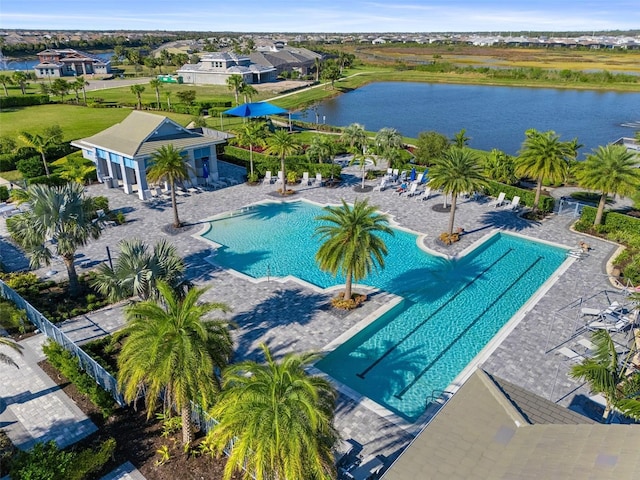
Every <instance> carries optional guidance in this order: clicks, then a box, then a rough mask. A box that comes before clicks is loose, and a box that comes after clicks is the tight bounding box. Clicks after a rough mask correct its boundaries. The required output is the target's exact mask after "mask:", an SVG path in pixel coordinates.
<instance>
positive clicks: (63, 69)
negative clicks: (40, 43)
mask: <svg viewBox="0 0 640 480" xmlns="http://www.w3.org/2000/svg"><path fill="white" fill-rule="evenodd" d="M38 59H39V60H40V63H38V64H37V65H36V66H35V67H33V69H34V70H35V73H36V77H37V78H52V77H53V78H59V77H74V76H78V75H93V74H95V75H109V74H110V73H111V62H110V61H109V60H103V59H101V58H98V57H95V56H93V55H91V54H89V53H84V52H80V51H78V50H73V49H70V48H69V49H64V50H54V49H47V50H43V51H42V52H40V53H38Z"/></svg>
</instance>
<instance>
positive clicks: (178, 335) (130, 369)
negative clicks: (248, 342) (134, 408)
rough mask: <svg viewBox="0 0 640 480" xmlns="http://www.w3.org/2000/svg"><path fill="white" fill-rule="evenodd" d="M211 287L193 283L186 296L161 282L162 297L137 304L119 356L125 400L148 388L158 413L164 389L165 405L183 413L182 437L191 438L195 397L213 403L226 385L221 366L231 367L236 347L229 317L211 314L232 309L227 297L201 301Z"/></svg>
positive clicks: (130, 309)
mask: <svg viewBox="0 0 640 480" xmlns="http://www.w3.org/2000/svg"><path fill="white" fill-rule="evenodd" d="M206 290H207V289H206V288H193V289H191V290H189V291H188V292H187V294H186V295H185V296H184V298H183V299H181V298H179V296H178V295H177V294H176V292H174V291H173V290H172V289H171V287H169V285H167V284H165V283H162V282H159V283H158V291H159V292H160V298H161V302H159V303H156V302H155V301H152V300H145V301H143V302H139V303H134V304H131V305H130V306H129V307H127V308H126V309H125V315H126V318H127V323H126V325H125V327H124V329H122V330H121V331H119V332H118V334H117V336H116V338H121V337H124V342H123V345H122V350H121V351H120V355H119V356H118V385H119V387H120V388H121V389H122V393H123V395H124V398H125V401H127V402H132V401H134V400H136V399H137V398H138V397H139V395H140V394H141V393H144V394H145V401H146V404H147V417H149V418H150V417H152V416H153V415H154V414H155V409H156V406H157V404H158V399H159V398H160V396H161V395H163V399H164V404H163V406H164V411H165V412H166V413H168V412H170V411H171V409H172V407H175V409H176V410H177V411H179V412H180V415H181V416H182V441H183V442H184V443H185V444H186V443H189V442H191V440H192V437H193V429H192V428H191V418H190V416H191V415H190V414H191V405H190V402H191V401H194V402H198V403H200V404H201V405H202V406H203V407H204V408H208V405H210V404H211V403H212V402H213V399H214V396H215V395H216V393H217V391H219V389H220V379H219V378H218V377H217V376H216V371H221V370H222V369H223V368H225V367H226V366H227V364H228V362H229V359H230V358H231V354H232V352H233V341H232V339H231V335H230V334H229V330H228V327H229V323H228V322H225V321H222V320H212V319H208V318H205V316H207V315H208V314H209V313H210V312H212V311H213V310H221V311H222V312H228V311H229V308H228V307H227V305H225V304H224V303H208V302H201V298H202V295H203V294H204V293H205V292H206Z"/></svg>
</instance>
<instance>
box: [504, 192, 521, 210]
mask: <svg viewBox="0 0 640 480" xmlns="http://www.w3.org/2000/svg"><path fill="white" fill-rule="evenodd" d="M519 208H520V197H519V196H517V195H516V196H515V197H513V200H511V203H509V205H508V206H507V210H518V209H519Z"/></svg>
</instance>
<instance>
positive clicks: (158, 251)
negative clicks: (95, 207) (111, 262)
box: [91, 239, 185, 302]
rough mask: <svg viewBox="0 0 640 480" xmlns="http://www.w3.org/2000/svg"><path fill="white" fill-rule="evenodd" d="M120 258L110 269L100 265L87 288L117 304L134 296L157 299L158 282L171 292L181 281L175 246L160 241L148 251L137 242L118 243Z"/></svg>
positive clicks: (182, 279) (181, 261)
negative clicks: (169, 288)
mask: <svg viewBox="0 0 640 480" xmlns="http://www.w3.org/2000/svg"><path fill="white" fill-rule="evenodd" d="M119 246H120V256H119V257H118V259H117V260H116V262H115V263H116V264H115V266H114V267H113V269H112V268H111V267H109V266H108V265H107V264H106V263H103V264H102V265H100V266H99V267H98V268H97V270H96V272H95V276H94V277H93V280H92V282H91V286H92V287H93V288H95V289H96V290H98V291H99V292H100V293H102V294H103V295H105V296H106V297H107V298H108V299H109V301H111V302H117V301H119V300H123V299H125V298H130V297H132V296H134V295H137V296H138V297H139V298H140V299H141V300H149V299H157V298H158V296H159V292H158V287H157V285H158V283H159V282H164V283H166V284H167V285H169V286H170V287H172V288H173V289H174V290H178V288H179V287H180V286H181V285H182V284H183V282H184V277H183V275H184V271H185V265H184V262H183V260H182V258H181V257H180V255H178V251H177V250H176V247H174V246H173V245H171V244H170V243H168V242H167V241H166V240H164V239H162V240H160V241H159V242H158V243H156V244H155V245H154V247H153V251H151V252H150V251H149V247H148V245H147V244H145V243H144V242H143V241H142V240H139V239H131V240H129V239H125V240H122V241H121V242H120V245H119Z"/></svg>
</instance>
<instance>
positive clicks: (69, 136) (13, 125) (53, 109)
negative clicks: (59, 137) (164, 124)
mask: <svg viewBox="0 0 640 480" xmlns="http://www.w3.org/2000/svg"><path fill="white" fill-rule="evenodd" d="M130 113H131V110H130V109H128V108H87V107H82V106H76V105H38V106H33V107H23V108H15V109H11V110H5V111H3V112H2V113H0V125H2V129H1V131H0V136H12V137H14V136H15V135H17V134H18V133H20V132H22V131H28V132H32V133H38V132H41V131H42V130H43V129H44V128H46V127H48V126H50V125H56V124H57V125H60V127H62V131H63V132H64V139H65V141H69V140H75V139H78V138H83V137H88V136H91V135H94V134H96V133H98V132H100V131H102V130H104V129H105V128H108V127H110V126H112V125H114V124H116V123H118V122H121V121H122V120H123V119H124V118H125V117H126V116H127V115H129V114H130ZM164 115H165V116H167V117H169V118H171V119H172V120H175V121H176V122H178V123H180V124H181V125H187V124H188V123H189V121H190V120H191V117H190V116H189V115H182V114H178V113H168V112H164Z"/></svg>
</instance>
